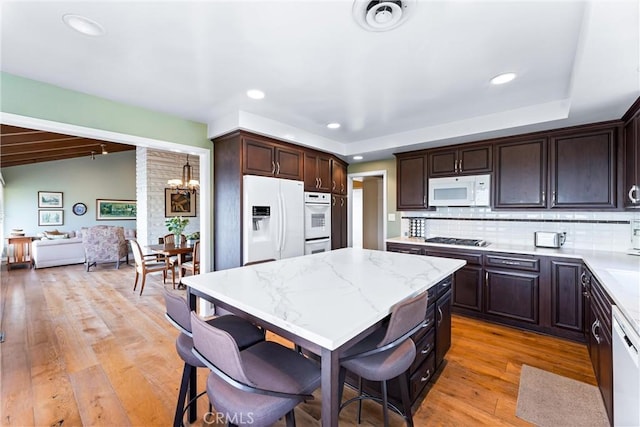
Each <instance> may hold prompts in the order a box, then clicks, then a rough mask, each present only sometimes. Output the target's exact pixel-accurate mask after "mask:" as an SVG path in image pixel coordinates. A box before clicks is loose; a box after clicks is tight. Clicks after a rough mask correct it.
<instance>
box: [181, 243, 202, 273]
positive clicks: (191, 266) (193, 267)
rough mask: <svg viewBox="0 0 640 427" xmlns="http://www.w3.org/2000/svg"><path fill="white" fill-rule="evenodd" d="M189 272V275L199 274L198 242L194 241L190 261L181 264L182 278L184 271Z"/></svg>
mask: <svg viewBox="0 0 640 427" xmlns="http://www.w3.org/2000/svg"><path fill="white" fill-rule="evenodd" d="M187 270H188V271H190V272H191V274H193V275H196V274H200V240H196V242H195V243H194V244H193V252H192V253H191V261H186V262H183V263H182V272H181V273H182V276H184V275H185V273H186V271H187Z"/></svg>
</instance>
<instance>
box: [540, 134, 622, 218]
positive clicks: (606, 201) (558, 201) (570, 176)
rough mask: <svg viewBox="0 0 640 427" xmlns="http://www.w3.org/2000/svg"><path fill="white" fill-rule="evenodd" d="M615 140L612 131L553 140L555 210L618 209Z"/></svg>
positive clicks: (553, 138) (552, 199)
mask: <svg viewBox="0 0 640 427" xmlns="http://www.w3.org/2000/svg"><path fill="white" fill-rule="evenodd" d="M615 136H616V131H615V129H612V128H609V129H605V130H594V131H590V132H588V131H585V132H583V133H580V134H573V135H565V136H555V137H552V138H551V142H550V150H551V156H550V160H551V162H550V165H551V180H550V184H551V205H550V207H551V208H615V207H616V158H617V156H616V138H615Z"/></svg>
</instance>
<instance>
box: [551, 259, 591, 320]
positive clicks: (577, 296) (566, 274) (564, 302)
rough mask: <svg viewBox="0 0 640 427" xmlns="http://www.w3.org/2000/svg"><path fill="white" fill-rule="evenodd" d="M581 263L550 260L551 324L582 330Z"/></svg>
mask: <svg viewBox="0 0 640 427" xmlns="http://www.w3.org/2000/svg"><path fill="white" fill-rule="evenodd" d="M582 271H583V266H582V263H575V262H567V261H564V260H551V316H552V318H551V325H552V326H555V327H558V328H564V329H569V330H572V331H576V332H582V331H583V328H584V325H583V320H584V306H583V294H582V292H583V290H582V282H581V280H580V275H581V273H582Z"/></svg>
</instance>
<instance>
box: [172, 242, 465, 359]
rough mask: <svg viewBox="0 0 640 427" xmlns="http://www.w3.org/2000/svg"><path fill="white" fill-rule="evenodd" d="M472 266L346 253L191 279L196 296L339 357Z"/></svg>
mask: <svg viewBox="0 0 640 427" xmlns="http://www.w3.org/2000/svg"><path fill="white" fill-rule="evenodd" d="M464 265H465V261H461V260H454V259H446V258H435V257H428V256H421V255H406V254H399V253H393V252H385V251H374V250H367V249H354V248H345V249H338V250H334V251H328V252H321V253H317V254H313V255H305V256H300V257H295V258H288V259H283V260H279V261H277V262H268V263H262V264H255V265H251V266H245V267H239V268H233V269H229V270H221V271H215V272H211V273H204V274H199V275H196V276H188V277H185V278H183V279H182V281H183V283H184V284H186V285H187V286H190V287H191V288H193V289H195V290H197V291H199V292H202V293H204V294H206V295H209V296H211V297H213V298H215V299H217V300H219V301H222V302H224V303H227V304H229V305H231V306H233V307H236V308H238V309H240V310H242V311H245V312H247V313H250V314H251V315H253V316H256V317H258V318H260V319H263V320H265V321H267V322H269V323H271V324H273V325H275V326H278V327H280V328H283V329H286V330H289V331H292V332H295V334H297V335H298V336H300V337H302V338H304V339H306V340H309V341H311V342H314V343H317V344H319V345H320V346H322V347H324V348H327V349H330V350H333V349H336V348H338V347H340V346H341V345H342V344H344V343H345V342H347V341H348V340H349V339H350V338H351V337H352V336H354V334H356V333H357V331H363V330H365V329H366V328H367V327H369V326H371V325H373V324H375V323H376V322H378V321H380V320H381V319H383V318H384V317H386V316H387V315H388V314H389V309H390V307H391V305H393V304H395V303H396V302H399V301H401V300H403V299H405V298H407V297H409V296H413V295H416V294H418V293H420V292H422V291H424V290H426V289H429V288H430V287H432V286H434V285H435V284H437V283H438V282H439V281H441V280H442V279H444V278H446V277H447V276H449V275H451V274H453V273H454V272H455V271H456V270H458V269H460V268H462V267H463V266H464Z"/></svg>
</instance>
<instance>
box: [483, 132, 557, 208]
mask: <svg viewBox="0 0 640 427" xmlns="http://www.w3.org/2000/svg"><path fill="white" fill-rule="evenodd" d="M494 152H495V179H494V186H493V190H494V191H493V206H494V207H495V208H545V207H546V189H547V140H546V138H534V139H524V140H520V141H510V142H503V143H497V144H496V145H495V147H494Z"/></svg>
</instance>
